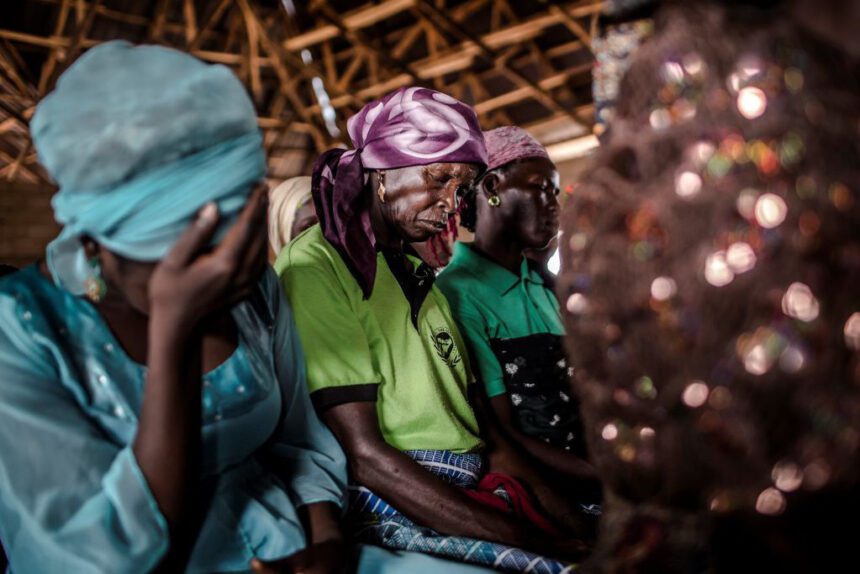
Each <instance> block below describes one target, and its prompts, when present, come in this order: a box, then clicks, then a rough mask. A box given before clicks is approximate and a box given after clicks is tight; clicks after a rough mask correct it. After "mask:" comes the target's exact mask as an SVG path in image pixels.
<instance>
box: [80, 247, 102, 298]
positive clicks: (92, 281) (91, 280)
mask: <svg viewBox="0 0 860 574" xmlns="http://www.w3.org/2000/svg"><path fill="white" fill-rule="evenodd" d="M89 264H90V268H91V272H90V276H89V277H87V278H86V280H85V281H84V293H85V294H86V296H87V299H89V300H90V301H92V302H93V303H98V302H99V301H101V300H102V299H104V296H105V293H107V285H105V281H104V279H102V268H101V265H100V264H99V258H98V257H93V258H91V259H90V260H89Z"/></svg>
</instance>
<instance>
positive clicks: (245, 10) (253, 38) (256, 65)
mask: <svg viewBox="0 0 860 574" xmlns="http://www.w3.org/2000/svg"><path fill="white" fill-rule="evenodd" d="M236 3H237V4H238V5H239V9H240V10H241V11H242V18H243V19H244V20H245V30H246V31H247V33H248V62H247V65H248V72H249V75H250V82H249V83H250V84H251V94H252V95H253V96H254V101H255V102H256V103H257V104H258V105H259V104H260V103H262V101H263V82H262V80H261V79H260V40H259V36H260V33H261V32H262V30H261V29H260V27H259V26H258V22H257V17H256V16H255V15H254V13H253V12H252V11H251V6H250V4H248V0H236Z"/></svg>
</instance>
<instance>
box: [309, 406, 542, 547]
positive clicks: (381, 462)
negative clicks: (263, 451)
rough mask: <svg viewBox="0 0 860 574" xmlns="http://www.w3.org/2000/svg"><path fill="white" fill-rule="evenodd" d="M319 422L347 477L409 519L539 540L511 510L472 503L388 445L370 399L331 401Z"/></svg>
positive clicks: (527, 542) (506, 538)
mask: <svg viewBox="0 0 860 574" xmlns="http://www.w3.org/2000/svg"><path fill="white" fill-rule="evenodd" d="M323 421H324V422H325V423H326V424H327V425H328V426H329V427H330V428H331V429H332V431H333V432H334V434H335V436H336V437H337V438H338V440H339V441H340V443H341V445H342V446H343V448H344V450H345V451H346V454H347V459H348V461H349V468H350V472H351V474H352V478H353V480H355V481H357V482H359V483H360V484H362V485H364V486H366V487H367V488H369V489H370V490H372V491H373V492H375V493H376V494H378V495H379V496H380V497H382V498H384V499H385V501H386V502H388V503H390V504H392V505H393V506H394V507H396V508H397V509H398V510H400V511H401V512H403V514H405V515H406V516H408V517H409V518H410V519H411V520H413V521H415V522H417V523H418V524H421V525H423V526H427V527H430V528H432V529H434V530H437V531H438V532H441V533H443V534H448V535H453V536H467V537H471V538H479V539H482V540H491V541H495V542H501V543H504V544H510V545H512V546H519V547H530V548H534V547H535V546H537V545H539V542H538V541H537V540H536V539H535V536H534V535H532V534H531V532H530V531H529V529H528V528H526V527H525V526H524V525H522V524H521V523H520V522H519V521H517V520H516V519H514V518H513V517H512V516H511V515H508V514H505V513H503V512H500V511H498V510H495V509H492V508H489V507H486V506H483V505H481V504H479V503H477V502H475V501H474V500H472V499H471V498H469V497H468V496H467V495H466V494H465V493H464V492H463V491H462V490H461V489H459V488H456V487H454V486H451V485H449V484H446V483H445V482H443V481H441V480H440V479H438V478H436V477H435V476H433V475H432V474H431V473H429V472H427V471H426V470H424V469H423V468H421V466H420V465H419V464H418V463H416V462H415V461H413V460H412V459H411V458H409V457H408V456H407V455H405V454H403V453H402V452H400V451H398V450H397V449H395V448H393V447H391V446H389V445H388V444H387V443H386V442H385V440H384V439H383V437H382V434H381V433H380V431H379V421H378V419H377V415H376V404H375V403H372V402H360V403H359V402H356V403H347V404H343V405H338V406H334V407H332V408H330V409H328V410H327V411H326V412H325V413H323Z"/></svg>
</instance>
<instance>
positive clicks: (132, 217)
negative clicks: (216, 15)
mask: <svg viewBox="0 0 860 574" xmlns="http://www.w3.org/2000/svg"><path fill="white" fill-rule="evenodd" d="M31 129H32V134H33V140H34V142H35V145H36V149H37V150H38V152H39V157H40V159H41V161H42V163H43V164H44V165H45V167H46V168H47V169H48V171H49V172H50V173H51V175H52V176H53V178H54V180H55V181H56V182H57V184H58V185H59V191H58V193H57V194H56V196H55V197H54V201H53V207H54V210H55V215H56V218H57V220H58V221H59V222H60V223H61V224H63V226H64V228H63V231H62V233H61V234H60V236H59V237H58V238H57V239H56V240H55V241H54V242H53V243H51V244H50V245H49V247H48V249H47V254H46V261H45V262H44V263H40V264H35V265H32V266H30V267H28V268H25V269H22V270H20V271H18V272H16V273H13V274H11V275H8V276H6V277H4V278H3V279H2V280H0V373H2V376H0V540H2V544H3V546H4V548H5V549H6V552H7V553H8V555H9V562H10V568H11V570H12V571H13V572H15V573H16V574H18V573H27V572H38V573H51V572H75V573H78V572H111V573H121V572H148V571H152V570H154V569H159V570H161V571H169V572H176V571H181V570H185V571H188V572H240V571H248V570H251V569H252V564H254V565H255V567H257V568H272V569H276V570H284V571H286V570H287V569H289V571H311V570H312V571H314V572H335V571H338V570H339V569H340V568H341V567H342V565H343V554H344V553H343V552H341V551H340V550H339V549H340V547H341V542H340V540H341V535H340V532H339V528H338V525H337V522H338V518H339V513H340V509H339V507H340V505H341V501H342V498H343V493H344V483H345V478H346V476H345V466H344V457H343V454H342V452H341V450H340V448H339V447H338V445H337V442H336V441H335V440H334V438H333V437H332V435H331V434H330V433H329V432H328V430H327V429H326V428H325V427H324V426H323V425H322V424H321V423H320V421H319V420H318V419H317V417H316V416H315V415H314V410H313V408H312V407H311V405H310V401H309V400H308V395H307V390H306V386H305V374H304V365H303V362H302V352H301V350H300V348H299V341H298V338H297V336H296V333H295V327H294V324H293V318H292V315H291V311H290V308H289V306H288V304H287V302H286V301H285V299H284V297H283V296H282V294H281V291H280V288H279V284H278V280H277V278H276V277H275V275H274V273H273V272H272V271H271V269H269V268H267V266H266V263H265V262H266V223H265V221H266V207H267V205H266V203H267V199H266V194H265V191H264V190H262V189H259V186H257V183H258V182H259V181H260V180H261V179H262V177H263V175H264V172H265V161H264V157H263V152H262V148H261V138H260V134H259V131H258V129H257V125H256V117H255V114H254V109H253V106H252V105H251V102H250V101H249V99H248V97H247V95H246V93H245V91H244V89H243V87H242V85H241V84H240V82H239V81H238V80H237V79H236V78H235V76H234V75H233V74H232V72H230V71H229V70H228V69H227V68H224V67H221V66H210V65H206V64H204V63H202V62H200V61H199V60H196V59H195V58H193V57H191V56H189V55H187V54H183V53H181V52H177V51H174V50H170V49H167V48H163V47H157V46H141V47H133V46H131V45H129V44H127V43H124V42H112V43H108V44H103V45H101V46H99V47H97V48H93V49H92V50H90V51H89V52H87V53H86V54H85V55H84V56H83V57H81V58H80V59H79V60H78V61H77V62H76V63H75V64H74V65H73V66H72V67H71V68H70V69H69V70H68V71H67V72H66V73H65V74H64V75H63V76H62V77H61V78H60V80H59V82H58V84H57V88H56V90H55V91H54V92H53V93H52V94H50V95H49V96H48V97H46V98H45V99H44V100H43V101H42V102H41V103H40V104H39V106H38V109H37V111H36V114H35V116H34V118H33V122H32V125H31ZM255 187H257V188H258V189H257V190H256V191H253V190H254V188H255ZM265 563H267V564H265Z"/></svg>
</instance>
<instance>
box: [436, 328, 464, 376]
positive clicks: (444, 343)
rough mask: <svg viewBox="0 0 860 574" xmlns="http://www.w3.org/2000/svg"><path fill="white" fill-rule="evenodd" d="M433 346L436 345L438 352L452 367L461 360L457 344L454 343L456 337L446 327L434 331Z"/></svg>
mask: <svg viewBox="0 0 860 574" xmlns="http://www.w3.org/2000/svg"><path fill="white" fill-rule="evenodd" d="M433 346H434V347H436V354H438V355H439V357H441V358H442V360H443V361H445V364H446V365H448V366H449V367H450V368H452V369H453V368H454V367H455V366H456V365H457V363H459V362H460V359H461V357H460V352H459V351H458V350H457V345H455V344H454V337H452V336H451V333H450V332H449V331H448V330H447V329H445V328H444V327H442V328H439V329H436V330H435V331H433Z"/></svg>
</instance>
